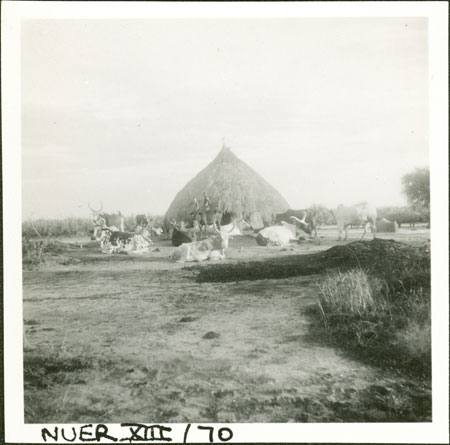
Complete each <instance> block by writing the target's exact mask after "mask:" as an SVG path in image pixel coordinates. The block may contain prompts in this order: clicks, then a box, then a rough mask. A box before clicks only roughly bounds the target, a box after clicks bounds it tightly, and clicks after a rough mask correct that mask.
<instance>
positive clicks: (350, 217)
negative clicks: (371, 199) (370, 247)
mask: <svg viewBox="0 0 450 445" xmlns="http://www.w3.org/2000/svg"><path fill="white" fill-rule="evenodd" d="M334 217H335V219H336V223H337V226H338V230H339V239H341V237H342V231H345V238H344V240H347V237H348V227H349V226H350V225H358V226H359V225H363V227H364V232H363V234H362V236H361V239H363V238H364V236H365V235H366V232H367V227H368V226H370V227H371V230H372V234H373V237H374V238H375V235H376V231H377V225H376V224H377V210H376V208H375V207H372V206H370V205H369V204H367V203H366V202H361V203H359V204H355V205H353V206H350V207H345V206H343V205H342V204H340V205H339V206H338V208H337V209H336V211H335V214H334Z"/></svg>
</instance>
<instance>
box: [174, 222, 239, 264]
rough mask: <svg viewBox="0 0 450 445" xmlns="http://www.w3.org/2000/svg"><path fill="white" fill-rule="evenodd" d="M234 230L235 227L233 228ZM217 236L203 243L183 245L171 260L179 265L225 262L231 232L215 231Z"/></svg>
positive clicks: (195, 242)
mask: <svg viewBox="0 0 450 445" xmlns="http://www.w3.org/2000/svg"><path fill="white" fill-rule="evenodd" d="M233 228H234V227H233ZM214 231H215V234H214V235H212V236H210V237H209V238H206V239H204V240H202V241H193V242H190V243H183V244H181V245H180V246H179V247H178V248H177V249H176V250H175V251H174V252H173V253H172V254H171V255H170V256H169V258H170V259H172V260H175V261H176V262H178V263H184V262H191V261H197V262H201V261H205V260H217V259H220V260H223V259H224V258H225V249H227V248H228V240H229V238H230V235H229V233H230V232H231V231H230V232H229V231H227V230H219V229H217V228H215V229H214Z"/></svg>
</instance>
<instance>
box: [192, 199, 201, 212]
mask: <svg viewBox="0 0 450 445" xmlns="http://www.w3.org/2000/svg"><path fill="white" fill-rule="evenodd" d="M193 207H194V214H195V215H197V213H198V212H199V210H200V205H199V203H198V201H197V198H194V203H193Z"/></svg>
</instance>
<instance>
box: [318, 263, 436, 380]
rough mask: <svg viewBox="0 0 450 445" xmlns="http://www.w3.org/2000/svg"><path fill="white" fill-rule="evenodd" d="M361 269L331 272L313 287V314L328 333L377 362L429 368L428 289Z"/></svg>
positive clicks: (422, 369) (425, 370)
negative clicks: (315, 289)
mask: <svg viewBox="0 0 450 445" xmlns="http://www.w3.org/2000/svg"><path fill="white" fill-rule="evenodd" d="M398 283H403V280H402V277H401V276H399V277H397V279H396V280H395V282H394V283H390V282H389V281H388V280H386V278H384V277H383V278H380V277H376V276H373V275H371V274H369V273H367V272H366V271H364V270H362V269H353V270H349V271H347V272H344V273H341V272H335V273H333V274H331V275H328V276H327V277H326V278H325V279H324V280H323V281H322V282H321V283H320V284H319V286H318V290H319V294H318V298H317V307H318V311H317V312H318V314H320V319H321V321H322V324H323V326H324V327H325V328H326V329H327V331H328V332H329V334H330V337H332V338H333V340H337V341H339V342H340V343H341V344H342V340H345V344H346V345H347V346H355V347H356V348H357V349H358V351H360V352H363V354H366V355H368V356H369V357H370V358H371V359H373V360H375V361H377V362H380V363H381V362H384V363H386V362H389V364H390V365H392V364H394V365H400V366H401V367H403V368H406V369H407V370H409V371H411V372H415V373H428V372H429V370H430V361H431V336H430V329H431V319H430V298H429V292H428V291H427V290H426V289H424V288H422V287H415V288H414V287H411V286H410V287H408V288H406V287H405V286H404V285H403V284H402V286H400V287H399V284H398Z"/></svg>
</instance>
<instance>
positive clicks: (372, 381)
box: [23, 231, 431, 423]
mask: <svg viewBox="0 0 450 445" xmlns="http://www.w3.org/2000/svg"><path fill="white" fill-rule="evenodd" d="M322 233H324V234H325V235H326V232H325V231H323V232H322ZM410 233H411V237H412V238H411V239H410V241H412V242H414V244H416V245H422V244H424V243H425V242H426V237H424V236H423V233H421V232H416V231H410ZM393 236H398V235H397V234H393ZM67 241H68V240H55V239H53V240H51V241H46V240H45V239H39V240H36V239H31V240H30V239H29V240H26V242H25V248H26V249H27V248H28V250H31V251H32V250H33V249H36V250H37V251H38V252H41V253H42V255H43V257H44V261H45V262H43V263H41V264H42V265H43V266H45V267H43V269H44V273H42V271H41V270H35V268H34V267H33V268H28V267H26V268H24V272H23V277H24V318H25V321H24V334H25V336H26V337H25V338H26V343H27V344H26V345H25V348H24V379H25V381H24V383H25V419H26V422H27V423H29V422H31V423H33V422H36V423H42V422H44V423H83V422H93V421H95V422H111V423H116V422H120V421H124V420H129V421H138V422H146V421H147V420H148V418H152V419H154V420H155V421H158V422H175V423H177V422H178V423H179V422H194V421H195V422H264V421H265V422H267V421H272V422H394V421H396V422H424V421H430V419H431V403H430V401H431V396H430V394H431V393H430V383H429V375H424V374H422V375H421V376H420V377H418V376H419V375H420V372H421V371H420V370H421V369H422V371H423V367H424V365H423V364H424V363H425V364H427V363H428V364H429V360H428V361H427V359H426V358H425V359H424V357H426V354H427V351H429V341H428V338H429V337H428V336H429V312H428V309H429V306H427V304H428V302H429V249H428V247H427V245H426V244H424V245H423V246H422V247H413V246H411V245H408V244H403V243H397V242H394V241H392V240H382V239H376V240H374V241H367V242H354V243H349V244H346V245H343V244H341V245H337V246H336V245H335V246H334V247H331V246H333V245H334V244H335V243H336V241H335V234H334V232H333V233H330V234H329V236H328V239H326V238H325V239H320V238H319V239H317V240H315V241H311V242H305V243H300V244H298V245H292V246H290V247H289V248H286V249H280V248H269V249H264V248H260V247H259V246H257V245H256V243H255V240H254V238H251V237H236V238H234V239H233V240H231V243H230V248H229V249H228V251H227V258H228V259H227V261H225V262H223V263H222V262H221V264H215V265H200V266H199V267H196V268H183V267H182V266H180V265H179V264H177V263H171V262H169V261H168V260H167V257H168V255H169V253H171V252H172V251H173V247H172V246H171V243H170V240H163V239H161V240H157V241H156V245H157V246H158V247H157V249H155V250H154V251H152V252H149V253H148V255H143V256H139V257H137V256H129V255H104V254H101V253H100V252H99V249H98V243H95V242H91V243H83V248H80V245H79V244H78V243H77V242H70V240H69V242H67ZM47 242H48V244H46V243H47ZM39 243H41V244H39ZM30 246H31V247H30ZM326 247H331V248H328V249H327V250H322V249H324V248H326ZM241 248H242V249H241ZM39 249H41V250H39ZM307 249H311V250H310V252H311V253H309V254H305V250H307ZM319 250H322V251H319ZM314 251H315V252H316V253H312V252H314ZM280 252H283V253H282V254H281V255H280ZM36 256H39V255H37V254H36ZM258 259H259V261H257V260H258ZM250 260H251V262H248V261H250ZM61 261H64V263H62V262H61ZM62 264H65V266H64V267H61V265H62ZM54 266H56V267H54ZM30 269H31V270H30ZM361 271H364V273H365V277H364V275H363V274H362V273H361ZM347 272H349V273H350V272H351V273H352V274H353V275H352V276H353V278H352V279H350V280H349V282H348V283H347V282H346V283H345V286H347V287H350V286H351V284H350V282H354V281H355V280H359V284H358V286H356V287H355V288H356V289H357V292H355V293H354V295H353V299H352V300H351V304H349V305H347V306H343V307H341V311H342V312H343V311H344V310H348V308H353V309H354V312H355V313H357V314H359V316H360V317H361V319H363V317H365V316H366V315H367V314H369V315H370V316H372V319H371V320H375V322H377V321H378V318H377V317H378V315H377V314H379V313H382V314H385V315H386V320H387V322H386V323H385V324H384V325H383V326H384V327H385V328H386V332H387V333H389V332H391V333H393V335H392V337H391V338H390V339H389V342H386V344H383V343H382V341H381V340H380V338H381V335H384V333H383V331H382V329H381V328H380V329H381V334H380V331H379V330H377V329H378V328H377V327H376V328H374V329H372V330H373V331H374V332H375V333H376V334H377V335H378V337H376V336H374V335H373V334H372V333H371V332H370V329H371V328H372V327H371V326H370V325H367V326H366V324H364V323H360V326H359V330H356V331H355V332H357V333H359V337H358V335H355V334H353V333H350V334H349V336H347V337H345V338H344V336H340V335H336V336H333V335H331V336H330V337H329V336H328V335H327V332H328V333H331V332H332V331H331V330H330V329H324V326H323V322H322V319H321V318H316V319H314V318H312V317H308V316H306V314H307V313H308V312H307V311H308V307H310V306H313V307H315V308H318V306H317V305H315V297H316V296H317V292H318V288H317V283H318V282H320V281H321V280H323V279H326V278H327V277H333V276H334V275H335V274H336V276H338V275H340V276H341V277H342V276H344V275H345V274H346V273H347ZM200 277H202V279H199V278H200ZM355 277H357V278H355ZM208 281H214V283H210V282H208ZM236 281H239V283H236ZM322 284H323V283H322ZM343 286H344V285H343ZM343 288H344V287H343ZM368 290H369V292H368ZM360 295H362V297H361V296H360ZM378 297H380V298H379V299H378ZM381 297H383V298H384V299H382V298H381ZM403 298H406V299H407V301H406V303H405V302H403V300H402V299H403ZM392 307H394V309H395V310H396V311H398V312H393V310H394V309H392ZM424 307H425V309H424ZM389 311H391V312H389ZM315 314H316V315H319V313H318V312H317V311H315ZM390 314H391V315H392V318H389V315H390ZM314 320H316V321H317V322H315V323H311V321H314ZM427 323H428V324H427ZM427 326H428V329H427ZM211 332H212V333H213V334H214V335H213V334H211ZM330 338H331V340H332V341H330ZM333 342H334V343H333ZM358 342H359V343H360V344H359V343H358ZM343 348H346V349H345V350H344V349H343ZM391 349H392V352H391ZM395 351H396V352H395ZM394 354H397V356H398V357H395V362H394V361H392V362H389V360H385V362H383V363H385V364H386V365H387V366H373V365H379V364H382V363H381V361H380V360H379V358H380V357H383V356H387V355H389V356H392V355H394ZM391 358H392V357H391ZM393 364H395V365H396V368H394V366H393ZM391 365H392V366H391ZM399 365H401V366H399ZM402 366H403V367H402ZM405 366H406V368H405ZM414 366H415V370H414V371H415V375H412V374H411V373H407V372H403V370H404V369H409V370H411V369H412V368H413V367H414ZM421 366H422V368H420V367H421ZM416 371H417V372H416Z"/></svg>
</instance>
